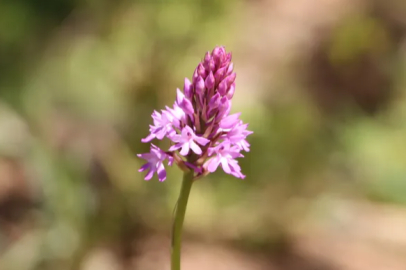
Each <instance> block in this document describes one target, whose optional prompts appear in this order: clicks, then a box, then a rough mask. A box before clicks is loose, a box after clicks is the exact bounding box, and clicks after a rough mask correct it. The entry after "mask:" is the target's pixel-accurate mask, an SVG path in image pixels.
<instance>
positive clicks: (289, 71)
mask: <svg viewBox="0 0 406 270" xmlns="http://www.w3.org/2000/svg"><path fill="white" fill-rule="evenodd" d="M216 45H225V46H226V48H227V50H229V51H232V52H233V60H234V64H235V70H236V72H237V80H236V94H235V96H234V99H235V101H234V103H233V111H234V112H237V111H241V112H242V119H243V120H244V121H245V122H249V123H250V130H253V131H254V134H253V135H251V136H250V137H249V141H250V143H251V145H252V147H251V152H249V153H248V154H247V155H246V157H245V158H244V159H243V160H241V166H242V168H243V172H244V173H245V174H246V175H247V177H246V179H245V180H239V179H235V178H232V177H230V176H228V175H226V174H224V173H223V172H216V173H215V174H213V175H210V176H208V177H206V178H205V179H202V180H200V181H198V182H197V183H196V184H195V185H194V187H193V190H192V194H191V199H190V202H189V206H188V212H187V216H186V224H185V244H184V253H183V266H184V269H196V270H200V269H202V270H203V269H213V270H217V269H218V270H228V269H232V270H243V269H250V270H251V269H252V270H265V269H270V270H296V269H297V270H299V269H300V270H341V269H342V270H364V269H365V270H381V269H384V270H398V269H399V270H403V269H406V79H405V78H406V76H405V74H406V70H405V68H406V3H405V2H404V1H402V0H268V1H266V0H256V1H254V0H223V1H216V0H195V1H158V0H157V1H146V0H144V1H142V0H138V1H137V0H133V1H130V0H114V1H113V0H99V1H95V0H86V1H75V0H2V1H0V269H2V270H3V269H4V270H34V269H35V270H46V269H50V270H56V269H58V270H59V269H61V270H65V269H73V270H76V269H79V270H94V269H97V270H127V269H142V270H149V269H169V268H168V267H169V264H168V262H169V247H170V241H169V239H170V238H169V237H170V227H171V226H170V224H171V218H172V211H173V207H174V205H175V202H176V198H177V195H178V191H179V187H180V178H181V173H180V171H179V170H178V169H177V168H176V167H173V168H169V169H168V174H169V175H168V179H167V180H166V181H165V182H164V183H159V182H158V181H157V180H156V179H154V180H152V181H149V182H146V181H144V180H143V174H140V173H138V172H137V170H138V168H139V167H140V166H141V165H142V160H139V159H137V158H136V153H142V152H145V151H147V150H148V145H143V144H141V142H140V139H141V138H143V137H145V136H146V134H147V133H148V124H150V123H151V118H150V115H151V113H152V111H153V110H154V109H160V108H163V107H164V106H165V105H167V104H172V102H173V100H174V98H175V90H176V88H177V87H182V85H183V80H184V77H189V78H190V77H191V76H192V74H193V71H194V68H195V67H196V65H197V63H198V62H199V61H200V60H201V58H203V56H204V53H205V52H206V51H211V50H212V48H213V47H214V46H216ZM161 145H162V144H161Z"/></svg>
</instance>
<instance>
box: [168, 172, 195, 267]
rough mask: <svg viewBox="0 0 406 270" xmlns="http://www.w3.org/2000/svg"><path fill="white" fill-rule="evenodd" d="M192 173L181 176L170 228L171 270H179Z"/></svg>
mask: <svg viewBox="0 0 406 270" xmlns="http://www.w3.org/2000/svg"><path fill="white" fill-rule="evenodd" d="M193 174H194V172H193V171H192V170H191V171H188V172H185V173H184V175H183V181H182V187H181V189H180V194H179V199H178V202H177V205H176V211H175V220H174V221H173V227H172V252H171V270H180V253H181V252H180V251H181V243H182V227H183V221H184V220H185V213H186V206H187V201H188V199H189V194H190V190H191V188H192V184H193Z"/></svg>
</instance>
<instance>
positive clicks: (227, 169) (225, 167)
mask: <svg viewBox="0 0 406 270" xmlns="http://www.w3.org/2000/svg"><path fill="white" fill-rule="evenodd" d="M221 167H223V170H224V172H226V173H231V169H230V166H229V165H228V160H227V159H226V158H222V159H221Z"/></svg>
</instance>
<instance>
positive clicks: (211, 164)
mask: <svg viewBox="0 0 406 270" xmlns="http://www.w3.org/2000/svg"><path fill="white" fill-rule="evenodd" d="M219 164H220V158H219V157H214V158H212V159H210V160H209V161H208V162H207V170H209V172H215V171H216V170H217V168H218V166H219Z"/></svg>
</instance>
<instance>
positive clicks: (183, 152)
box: [179, 143, 189, 156]
mask: <svg viewBox="0 0 406 270" xmlns="http://www.w3.org/2000/svg"><path fill="white" fill-rule="evenodd" d="M179 153H180V154H181V155H182V156H186V155H187V154H188V153H189V143H184V144H183V146H182V150H180V152H179Z"/></svg>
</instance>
